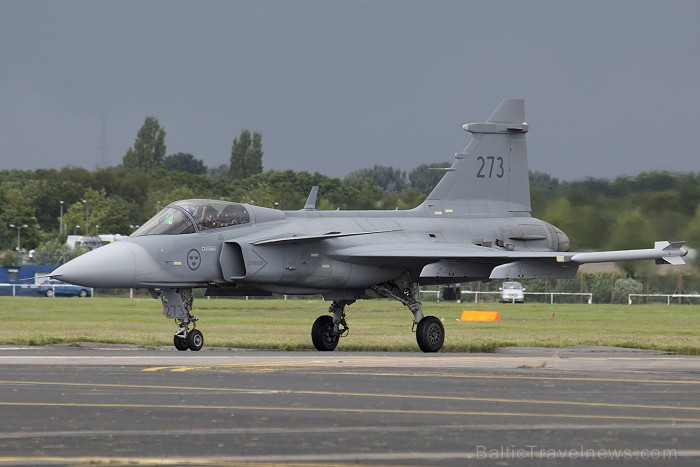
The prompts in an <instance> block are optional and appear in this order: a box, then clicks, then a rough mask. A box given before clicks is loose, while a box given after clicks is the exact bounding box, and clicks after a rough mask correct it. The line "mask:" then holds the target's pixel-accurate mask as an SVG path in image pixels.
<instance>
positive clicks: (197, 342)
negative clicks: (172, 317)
mask: <svg viewBox="0 0 700 467" xmlns="http://www.w3.org/2000/svg"><path fill="white" fill-rule="evenodd" d="M203 346H204V336H203V335H202V333H201V332H200V331H198V330H197V329H193V330H191V331H190V332H189V333H187V347H188V348H189V349H190V350H191V351H192V352H198V351H200V350H202V347H203Z"/></svg>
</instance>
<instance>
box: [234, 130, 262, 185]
mask: <svg viewBox="0 0 700 467" xmlns="http://www.w3.org/2000/svg"><path fill="white" fill-rule="evenodd" d="M262 158H263V148H262V133H260V132H258V131H255V132H253V134H252V135H251V134H250V130H247V129H244V130H242V131H241V134H240V136H239V137H238V138H234V140H233V145H232V146H231V164H230V166H229V177H230V179H231V180H243V179H246V178H248V177H250V176H251V175H255V174H259V173H262V171H263V164H262Z"/></svg>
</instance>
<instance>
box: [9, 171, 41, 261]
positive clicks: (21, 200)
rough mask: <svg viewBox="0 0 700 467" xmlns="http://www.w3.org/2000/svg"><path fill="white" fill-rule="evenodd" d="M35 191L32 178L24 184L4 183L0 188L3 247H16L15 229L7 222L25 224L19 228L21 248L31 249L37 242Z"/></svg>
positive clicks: (35, 183) (39, 232) (38, 230)
mask: <svg viewBox="0 0 700 467" xmlns="http://www.w3.org/2000/svg"><path fill="white" fill-rule="evenodd" d="M36 191H37V182H36V181H34V180H32V181H27V182H26V183H25V184H19V183H14V182H13V183H6V184H4V185H3V186H2V189H0V202H1V203H2V206H3V210H2V215H0V234H1V235H0V238H2V240H1V244H2V246H3V247H5V248H12V249H14V248H16V247H17V242H16V239H17V230H16V228H13V227H10V226H9V224H13V225H15V226H18V227H19V226H25V225H26V227H22V228H20V230H21V232H20V237H21V247H22V249H23V250H29V249H32V248H34V247H36V245H37V244H38V242H39V237H40V234H41V231H40V229H39V223H38V222H37V219H36V207H35V205H34V201H35V199H36V195H35V193H36Z"/></svg>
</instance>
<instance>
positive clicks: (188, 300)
mask: <svg viewBox="0 0 700 467" xmlns="http://www.w3.org/2000/svg"><path fill="white" fill-rule="evenodd" d="M160 300H161V302H162V303H163V314H164V315H165V317H166V318H171V319H174V320H175V323H176V324H177V332H176V333H175V335H174V336H173V344H174V345H175V348H176V349H177V350H182V351H184V350H187V349H190V350H192V351H193V352H197V351H199V350H201V349H202V347H203V346H204V336H203V335H202V332H201V331H199V330H198V329H196V327H197V320H198V319H199V318H197V317H196V316H194V315H192V314H191V313H190V312H191V311H192V289H163V290H161V291H160Z"/></svg>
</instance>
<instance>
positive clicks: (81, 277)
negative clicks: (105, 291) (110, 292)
mask: <svg viewBox="0 0 700 467" xmlns="http://www.w3.org/2000/svg"><path fill="white" fill-rule="evenodd" d="M157 266H158V265H157V264H156V263H155V261H154V260H153V258H152V257H151V255H149V254H148V253H147V252H146V250H144V249H143V248H142V247H141V246H139V245H135V244H133V243H129V242H115V243H110V244H109V245H105V246H103V247H100V248H97V249H96V250H92V251H90V252H87V253H85V254H84V255H81V256H78V257H77V258H75V259H74V260H72V261H69V262H67V263H66V264H64V265H63V266H60V267H59V268H58V269H56V270H55V271H54V272H52V273H51V275H52V276H54V277H56V278H57V279H59V280H62V281H64V282H69V283H71V284H77V285H83V286H86V287H103V288H129V287H134V288H137V287H139V282H138V277H139V276H141V275H142V274H143V273H147V274H148V273H151V274H152V273H154V272H156V269H158V270H159V269H160V268H158V267H157Z"/></svg>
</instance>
